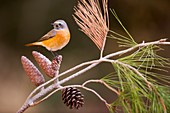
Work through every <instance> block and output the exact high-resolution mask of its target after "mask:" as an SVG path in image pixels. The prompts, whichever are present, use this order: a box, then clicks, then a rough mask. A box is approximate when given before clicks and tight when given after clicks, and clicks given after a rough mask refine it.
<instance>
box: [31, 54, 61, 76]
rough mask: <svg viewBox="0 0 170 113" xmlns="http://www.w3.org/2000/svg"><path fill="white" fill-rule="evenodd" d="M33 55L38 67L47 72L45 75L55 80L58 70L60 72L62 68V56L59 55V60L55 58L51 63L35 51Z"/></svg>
mask: <svg viewBox="0 0 170 113" xmlns="http://www.w3.org/2000/svg"><path fill="white" fill-rule="evenodd" d="M32 54H33V56H34V58H35V60H36V62H37V63H38V65H39V66H40V67H41V68H42V70H43V71H44V72H45V74H46V75H47V76H49V77H51V78H53V77H54V76H55V73H56V70H59V68H60V64H61V61H62V56H61V55H59V56H58V57H57V58H54V59H53V60H52V62H51V61H50V60H49V59H48V58H47V57H46V56H44V55H43V54H41V53H39V52H37V51H33V52H32Z"/></svg>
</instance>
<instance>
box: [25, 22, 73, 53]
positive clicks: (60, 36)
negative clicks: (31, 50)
mask: <svg viewBox="0 0 170 113" xmlns="http://www.w3.org/2000/svg"><path fill="white" fill-rule="evenodd" d="M51 25H52V26H53V29H52V30H51V31H49V32H48V33H47V34H45V35H44V36H42V37H41V38H40V39H39V40H38V41H36V42H33V43H29V44H25V46H43V47H45V48H46V49H47V50H48V51H51V52H52V54H53V55H54V52H56V51H58V50H61V49H62V48H63V47H65V46H66V45H67V44H68V43H69V41H70V31H69V28H68V26H67V23H66V22H65V21H64V20H56V21H55V22H54V23H51Z"/></svg>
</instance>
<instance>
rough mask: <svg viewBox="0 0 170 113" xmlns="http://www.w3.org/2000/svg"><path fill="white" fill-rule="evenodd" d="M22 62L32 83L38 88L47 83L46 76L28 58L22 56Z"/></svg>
mask: <svg viewBox="0 0 170 113" xmlns="http://www.w3.org/2000/svg"><path fill="white" fill-rule="evenodd" d="M21 62H22V65H23V68H24V70H25V72H26V74H27V75H28V77H29V78H30V80H31V82H32V83H34V84H35V85H36V86H39V85H41V84H43V83H44V82H45V79H44V76H43V75H42V74H41V72H40V71H39V70H38V69H37V67H36V66H35V65H34V64H33V63H32V62H31V61H30V60H29V59H28V58H27V57H25V56H22V57H21Z"/></svg>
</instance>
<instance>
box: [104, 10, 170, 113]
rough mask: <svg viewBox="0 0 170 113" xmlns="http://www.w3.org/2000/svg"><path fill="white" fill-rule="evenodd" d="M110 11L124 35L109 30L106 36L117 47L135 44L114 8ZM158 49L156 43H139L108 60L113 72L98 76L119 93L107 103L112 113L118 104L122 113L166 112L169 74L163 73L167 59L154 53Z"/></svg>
mask: <svg viewBox="0 0 170 113" xmlns="http://www.w3.org/2000/svg"><path fill="white" fill-rule="evenodd" d="M111 11H112V14H113V15H114V17H115V18H116V19H117V20H118V22H119V23H120V25H121V26H122V27H123V29H124V30H125V32H126V33H127V34H128V37H125V36H122V35H120V34H118V33H116V32H114V31H111V33H112V34H111V35H110V36H109V37H110V38H113V39H116V40H117V41H118V43H119V44H120V46H123V47H133V46H135V45H136V44H137V43H136V42H135V41H134V39H133V38H132V36H131V35H130V34H129V32H128V31H127V30H126V29H125V27H124V26H123V24H122V23H121V22H120V20H119V18H118V16H117V15H116V13H115V11H114V10H111ZM160 50H162V49H161V48H160V47H159V46H156V45H148V46H143V47H141V48H138V50H136V51H135V52H133V53H131V54H130V55H127V56H122V57H121V56H120V57H121V58H119V59H117V61H116V62H113V63H112V65H113V68H114V70H115V72H114V73H110V74H108V75H106V76H105V77H103V78H102V79H101V80H103V81H104V82H105V83H107V84H108V85H109V86H111V87H113V88H115V89H117V90H118V91H119V93H120V94H119V95H118V98H117V99H116V100H115V101H114V102H113V103H111V106H112V107H113V110H112V112H114V111H116V107H118V106H121V107H122V109H123V111H124V112H125V113H166V112H168V111H170V87H169V85H170V76H168V75H166V74H167V71H166V70H167V69H169V68H170V61H169V60H168V59H167V58H164V57H162V56H160V55H158V54H157V52H159V51H160ZM120 62H121V63H120ZM136 71H137V72H138V73H137V72H136Z"/></svg>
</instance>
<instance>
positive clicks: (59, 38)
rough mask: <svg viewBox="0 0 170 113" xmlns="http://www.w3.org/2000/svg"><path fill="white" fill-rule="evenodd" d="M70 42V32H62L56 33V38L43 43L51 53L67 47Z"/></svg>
mask: <svg viewBox="0 0 170 113" xmlns="http://www.w3.org/2000/svg"><path fill="white" fill-rule="evenodd" d="M69 41H70V32H69V30H60V31H57V32H56V35H55V36H54V37H52V38H50V39H47V40H44V41H42V44H43V46H44V47H46V48H47V49H48V50H50V51H57V50H60V49H62V48H63V47H64V46H66V45H67V44H68V42H69Z"/></svg>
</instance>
